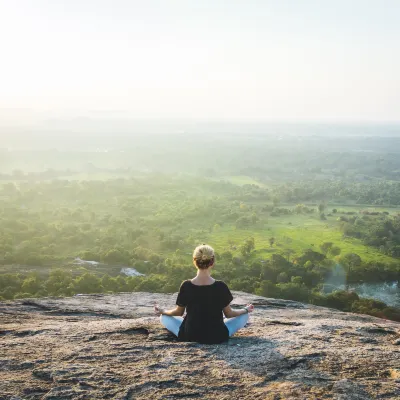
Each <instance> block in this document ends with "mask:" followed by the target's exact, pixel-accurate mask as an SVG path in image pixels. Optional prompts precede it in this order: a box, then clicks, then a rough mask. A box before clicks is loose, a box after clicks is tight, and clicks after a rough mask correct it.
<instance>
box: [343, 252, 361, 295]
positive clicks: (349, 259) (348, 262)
mask: <svg viewBox="0 0 400 400" xmlns="http://www.w3.org/2000/svg"><path fill="white" fill-rule="evenodd" d="M340 261H341V262H342V263H343V264H344V265H345V266H346V290H348V284H349V279H350V274H351V272H352V271H353V270H354V268H356V267H359V266H360V265H361V263H362V260H361V257H360V256H359V255H358V254H356V253H347V254H345V255H344V256H343V257H341V258H340Z"/></svg>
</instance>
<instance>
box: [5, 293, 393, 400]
mask: <svg viewBox="0 0 400 400" xmlns="http://www.w3.org/2000/svg"><path fill="white" fill-rule="evenodd" d="M233 294H234V297H235V299H234V302H233V303H234V306H242V305H244V304H246V303H249V302H252V303H253V304H254V305H255V306H256V309H255V312H254V313H253V314H252V315H251V320H250V323H249V325H248V326H247V327H246V328H245V329H243V330H241V331H239V332H238V333H237V334H236V335H235V336H234V337H233V338H231V339H230V340H229V342H227V343H224V344H220V345H202V344H197V343H181V342H178V341H176V339H175V338H174V336H173V335H172V334H170V333H168V332H167V331H166V330H165V329H164V328H163V327H162V326H160V324H159V322H158V318H157V317H155V316H154V314H153V304H154V302H158V303H159V304H160V305H165V306H168V307H172V306H173V304H174V301H175V298H176V295H164V294H150V293H123V294H117V295H83V296H75V297H72V298H63V299H58V298H57V299H56V298H45V299H30V300H26V299H25V300H19V301H14V302H3V303H0V350H1V351H0V399H14V400H17V399H46V400H50V399H51V400H55V399H57V400H59V399H121V400H123V399H124V400H128V399H147V400H153V399H199V398H204V399H252V400H253V399H357V400H358V399H359V400H366V399H399V398H400V345H399V343H400V324H398V323H396V322H392V321H385V320H381V319H377V318H374V317H369V316H361V315H355V314H348V313H342V312H339V311H335V310H331V309H327V308H321V307H314V306H310V305H304V304H301V303H296V302H291V301H284V300H274V299H266V298H263V297H259V296H253V295H248V294H245V293H241V292H233Z"/></svg>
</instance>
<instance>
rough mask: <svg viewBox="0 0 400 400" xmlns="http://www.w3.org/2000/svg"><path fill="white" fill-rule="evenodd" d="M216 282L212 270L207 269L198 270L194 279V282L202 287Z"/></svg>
mask: <svg viewBox="0 0 400 400" xmlns="http://www.w3.org/2000/svg"><path fill="white" fill-rule="evenodd" d="M214 281H215V279H214V278H212V277H211V271H210V268H207V269H198V270H197V275H196V276H195V277H194V278H193V279H192V282H194V283H197V284H201V285H208V284H210V283H213V282H214Z"/></svg>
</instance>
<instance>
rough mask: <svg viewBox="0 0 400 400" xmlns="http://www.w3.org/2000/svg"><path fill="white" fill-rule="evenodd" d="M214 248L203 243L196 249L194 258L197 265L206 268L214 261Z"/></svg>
mask: <svg viewBox="0 0 400 400" xmlns="http://www.w3.org/2000/svg"><path fill="white" fill-rule="evenodd" d="M214 258H215V253H214V249H213V248H212V247H211V246H209V245H208V244H201V245H199V246H197V247H196V248H195V249H194V252H193V260H194V262H195V263H196V265H197V267H199V268H201V269H204V268H208V267H209V266H210V265H212V264H213V263H214Z"/></svg>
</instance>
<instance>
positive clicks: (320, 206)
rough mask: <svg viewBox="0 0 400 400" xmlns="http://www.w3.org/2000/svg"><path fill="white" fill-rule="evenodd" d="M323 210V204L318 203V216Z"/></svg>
mask: <svg viewBox="0 0 400 400" xmlns="http://www.w3.org/2000/svg"><path fill="white" fill-rule="evenodd" d="M324 210H325V204H324V203H319V204H318V212H319V213H320V214H322V213H323V211H324Z"/></svg>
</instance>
